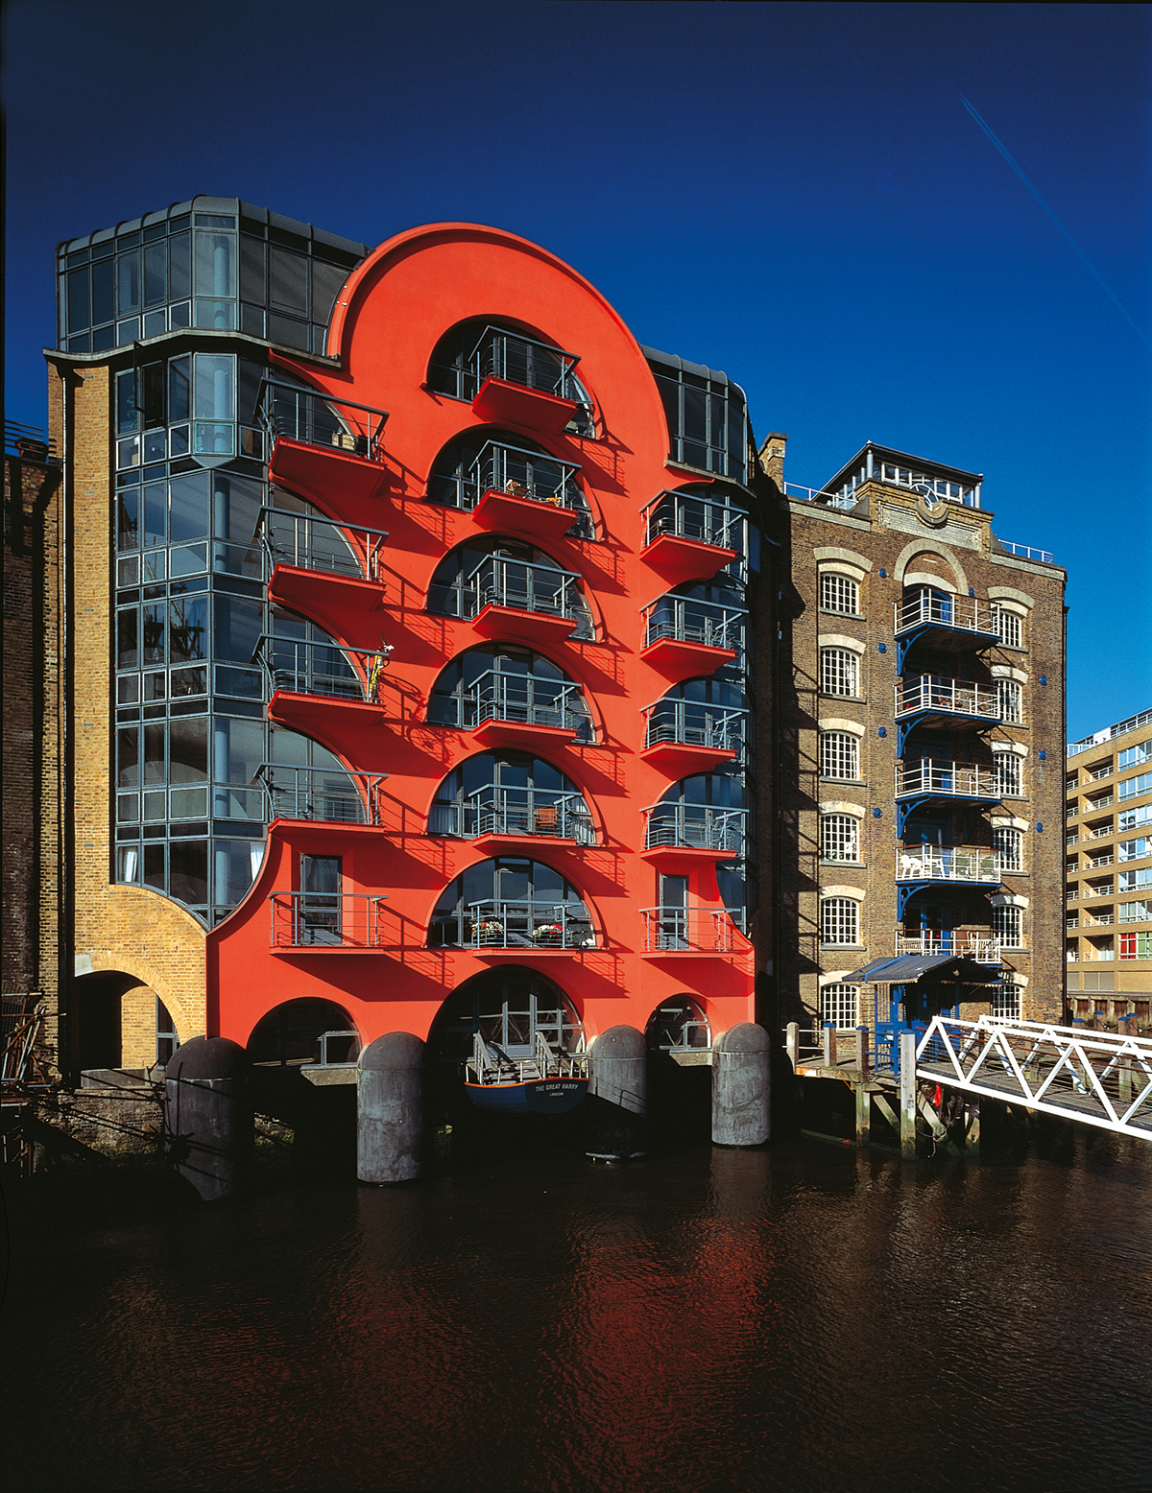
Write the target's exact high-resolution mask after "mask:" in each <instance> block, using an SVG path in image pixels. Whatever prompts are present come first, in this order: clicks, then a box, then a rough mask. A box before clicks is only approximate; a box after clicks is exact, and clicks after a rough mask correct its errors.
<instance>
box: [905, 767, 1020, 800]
mask: <svg viewBox="0 0 1152 1493" xmlns="http://www.w3.org/2000/svg"><path fill="white" fill-rule="evenodd" d="M913 793H928V794H932V795H933V796H936V795H939V796H941V797H947V798H990V799H999V798H1001V797H1002V796H1003V790H1002V789H1001V786H1000V781H999V779H998V777H997V776H996V774H995V773H994V772H992V771H991V770H989V769H985V768H980V767H976V766H974V765H973V764H972V763H970V762H950V761H948V760H947V759H946V758H937V757H921V758H918V759H917V760H916V761H915V762H897V764H896V797H897V798H902V797H907V796H908V795H910V794H913Z"/></svg>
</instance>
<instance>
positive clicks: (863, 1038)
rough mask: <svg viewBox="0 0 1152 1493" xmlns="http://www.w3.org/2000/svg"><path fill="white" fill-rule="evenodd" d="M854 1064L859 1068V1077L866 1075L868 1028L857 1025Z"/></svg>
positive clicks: (865, 1076)
mask: <svg viewBox="0 0 1152 1493" xmlns="http://www.w3.org/2000/svg"><path fill="white" fill-rule="evenodd" d="M856 1066H857V1068H859V1069H860V1074H861V1077H863V1078H867V1076H868V1028H867V1027H866V1026H858V1027H857V1028H856Z"/></svg>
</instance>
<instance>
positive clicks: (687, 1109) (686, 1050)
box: [644, 991, 712, 1145]
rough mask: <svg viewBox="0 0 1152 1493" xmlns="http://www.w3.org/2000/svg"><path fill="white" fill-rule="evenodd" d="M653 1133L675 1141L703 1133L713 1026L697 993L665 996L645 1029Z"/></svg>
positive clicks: (709, 1093)
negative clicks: (666, 997) (665, 998)
mask: <svg viewBox="0 0 1152 1493" xmlns="http://www.w3.org/2000/svg"><path fill="white" fill-rule="evenodd" d="M644 1042H645V1045H646V1047H647V1049H648V1106H649V1112H650V1114H651V1116H652V1119H653V1133H654V1134H659V1135H660V1136H661V1137H663V1138H664V1139H665V1140H666V1141H668V1142H670V1143H672V1144H675V1145H687V1144H693V1143H695V1142H697V1141H700V1140H702V1139H704V1137H705V1136H707V1134H708V1133H709V1132H708V1126H709V1119H710V1115H711V1107H712V1069H711V1066H710V1061H711V1048H712V1027H711V1023H710V1022H709V1020H708V1015H707V1012H706V1011H705V1009H704V1006H703V1004H702V1002H701V1001H700V999H699V998H698V997H697V996H693V995H689V994H688V993H687V992H685V991H681V992H679V993H678V994H675V995H672V996H670V997H669V998H668V999H667V1000H663V1001H661V1002H660V1004H659V1005H658V1006H657V1007H656V1009H655V1010H654V1011H653V1012H652V1014H651V1016H649V1018H648V1022H647V1025H646V1026H645V1028H644Z"/></svg>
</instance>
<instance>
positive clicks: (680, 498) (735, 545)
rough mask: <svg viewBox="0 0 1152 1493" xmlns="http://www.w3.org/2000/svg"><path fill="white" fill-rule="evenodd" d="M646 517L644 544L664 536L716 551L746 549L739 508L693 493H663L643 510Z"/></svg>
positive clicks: (742, 519)
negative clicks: (709, 547) (708, 546)
mask: <svg viewBox="0 0 1152 1493" xmlns="http://www.w3.org/2000/svg"><path fill="white" fill-rule="evenodd" d="M644 514H645V516H646V518H647V529H646V533H645V539H644V542H645V544H651V543H652V542H653V541H654V540H656V539H659V538H660V537H661V536H662V535H665V534H669V535H673V536H674V537H675V538H677V539H693V540H695V541H696V542H697V543H698V544H710V545H714V546H715V547H716V548H717V549H734V550H736V551H738V552H739V551H741V550H742V549H743V547H744V539H743V521H744V515H743V514H742V513H741V512H740V510H739V509H738V508H731V507H729V506H728V504H727V503H718V502H715V501H714V500H712V499H710V498H700V497H696V496H695V495H693V494H691V493H682V492H662V493H660V494H659V495H658V496H657V497H655V498H653V500H652V501H651V503H649V504H648V505H647V507H646V508H645V509H644Z"/></svg>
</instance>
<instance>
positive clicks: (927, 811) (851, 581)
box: [763, 437, 1064, 1054]
mask: <svg viewBox="0 0 1152 1493" xmlns="http://www.w3.org/2000/svg"><path fill="white" fill-rule="evenodd" d="M783 457H784V442H783V438H782V437H770V438H769V440H768V443H767V446H766V448H765V452H764V455H763V460H764V463H765V466H766V468H767V470H769V471H770V472H771V473H772V474H773V475H774V477H775V479H776V481H777V484H778V486H779V487H780V488H781V489H782V491H783V492H784V494H785V496H786V498H787V502H788V507H789V510H790V520H791V525H790V527H791V574H792V586H793V589H794V593H795V594H794V597H793V611H794V614H795V615H794V620H793V622H792V626H791V663H792V674H793V687H792V691H791V697H790V700H789V702H788V704H787V705H786V706H785V707H784V709H785V728H784V731H783V733H782V748H783V751H784V753H785V759H786V761H785V763H784V764H782V765H781V784H782V787H781V800H782V802H781V809H782V830H783V833H784V835H785V837H786V843H785V844H784V845H783V846H782V848H781V855H782V861H783V863H784V864H785V865H787V866H788V867H789V869H790V871H791V874H792V884H791V886H790V887H789V888H788V890H787V892H786V898H787V908H786V926H788V927H789V928H790V932H787V931H783V930H782V935H781V938H780V950H779V954H780V959H781V966H782V967H781V987H782V990H783V992H784V999H785V1002H787V1001H788V999H789V997H790V998H791V1001H792V1003H793V1004H792V1009H791V1011H789V1010H788V1009H787V1006H786V1008H785V1010H784V1012H783V1013H782V1014H783V1015H784V1016H785V1018H786V1019H787V1018H788V1017H789V1016H791V1019H795V1020H798V1021H800V1022H802V1023H804V1024H806V1025H808V1026H812V1025H816V1024H820V1023H825V1022H832V1023H834V1024H835V1025H836V1026H837V1027H841V1028H845V1027H854V1026H856V1025H857V1023H858V1022H859V1023H863V1024H865V1025H867V1026H869V1027H871V1028H872V1029H873V1033H874V1038H875V1040H876V1042H877V1044H878V1046H879V1048H880V1049H881V1052H882V1054H883V1053H884V1052H885V1051H886V1050H888V1048H889V1047H890V1044H891V1043H892V1042H893V1040H894V1036H895V1033H896V1032H897V1031H898V1030H899V1029H900V1028H901V1027H904V1026H908V1025H915V1024H918V1023H923V1022H924V1021H925V1020H927V1019H928V1018H929V1017H930V1016H931V1015H933V1014H934V1013H943V1014H949V1013H951V1014H955V1015H960V1016H970V1015H972V1014H973V1013H975V1012H978V1011H989V1010H991V1011H992V1012H995V1013H999V1014H1004V1015H1020V1016H1023V1017H1027V1018H1045V1019H1054V1018H1056V1017H1058V1016H1059V1015H1060V1013H1061V1007H1062V999H1063V970H1062V961H1061V954H1060V947H1059V930H1058V919H1057V917H1056V913H1055V908H1056V906H1057V905H1058V902H1059V894H1058V892H1057V890H1056V889H1057V887H1058V885H1059V882H1058V877H1059V864H1060V862H1059V856H1060V847H1059V844H1058V840H1059V825H1060V818H1059V814H1058V810H1059V806H1060V785H1059V774H1058V771H1057V763H1058V762H1059V761H1060V758H1061V755H1062V752H1061V743H1062V739H1063V719H1064V717H1063V700H1064V623H1063V596H1064V572H1063V570H1062V569H1061V568H1060V567H1058V566H1057V565H1055V564H1053V563H1052V557H1051V556H1050V555H1048V554H1045V553H1042V552H1040V551H1038V550H1034V549H1028V548H1025V547H1023V546H1020V545H1015V544H1010V543H1003V542H1002V541H1001V540H1000V539H999V538H998V537H997V536H996V535H995V534H994V533H993V530H992V519H993V514H992V513H991V512H990V511H989V510H988V509H986V508H984V507H983V483H982V478H981V476H980V474H978V473H975V472H968V471H962V470H960V469H957V468H955V467H949V466H944V465H942V464H940V463H938V462H933V461H925V460H923V459H921V458H919V457H913V456H909V455H907V454H906V453H903V452H899V451H893V450H890V449H887V448H885V447H882V446H877V445H873V444H871V443H869V444H868V445H866V446H865V447H864V448H863V449H862V450H861V451H860V452H859V453H858V454H857V455H856V456H854V457H853V458H852V460H851V461H850V462H848V463H847V464H846V465H845V466H844V467H843V468H842V469H841V470H840V471H839V472H837V473H836V474H835V476H834V477H833V478H832V479H831V480H830V481H829V482H826V483H825V484H824V486H823V487H822V488H820V489H806V488H797V487H796V486H794V485H793V484H791V483H786V482H785V481H784V479H783ZM789 763H790V764H791V766H789V765H787V764H789Z"/></svg>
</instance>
